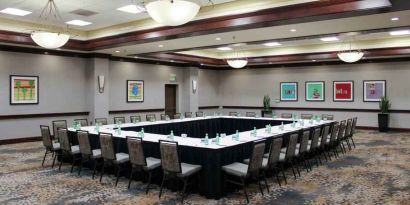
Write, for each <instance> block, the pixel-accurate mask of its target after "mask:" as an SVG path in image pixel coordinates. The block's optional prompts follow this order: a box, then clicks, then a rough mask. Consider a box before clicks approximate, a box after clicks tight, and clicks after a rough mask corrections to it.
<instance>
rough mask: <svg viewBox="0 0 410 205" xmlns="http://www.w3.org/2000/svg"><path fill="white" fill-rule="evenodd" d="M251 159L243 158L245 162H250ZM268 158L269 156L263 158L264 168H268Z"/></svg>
mask: <svg viewBox="0 0 410 205" xmlns="http://www.w3.org/2000/svg"><path fill="white" fill-rule="evenodd" d="M249 161H250V160H249V159H245V160H243V163H245V164H249ZM268 161H269V160H268V158H267V157H264V158H263V161H262V168H263V169H266V168H267V167H268Z"/></svg>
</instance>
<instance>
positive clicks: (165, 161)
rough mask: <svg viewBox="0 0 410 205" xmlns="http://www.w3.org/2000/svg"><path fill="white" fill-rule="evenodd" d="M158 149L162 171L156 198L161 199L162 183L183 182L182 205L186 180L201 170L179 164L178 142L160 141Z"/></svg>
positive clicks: (197, 167)
mask: <svg viewBox="0 0 410 205" xmlns="http://www.w3.org/2000/svg"><path fill="white" fill-rule="evenodd" d="M159 148H160V153H161V166H162V170H163V177H162V183H161V189H160V191H159V196H158V197H159V198H161V195H162V190H163V188H164V183H165V182H166V181H169V180H171V179H177V180H182V181H183V182H184V185H183V189H182V199H181V203H182V204H183V203H184V198H185V191H186V187H187V186H188V180H189V178H190V177H191V176H192V175H194V174H199V171H200V170H201V169H202V166H201V165H194V164H187V163H181V160H180V158H179V154H178V142H172V141H165V140H160V141H159ZM198 178H199V177H198ZM197 183H199V182H197Z"/></svg>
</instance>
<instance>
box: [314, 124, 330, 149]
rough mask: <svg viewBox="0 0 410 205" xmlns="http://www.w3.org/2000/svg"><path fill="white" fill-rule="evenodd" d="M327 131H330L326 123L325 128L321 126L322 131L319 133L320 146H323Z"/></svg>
mask: <svg viewBox="0 0 410 205" xmlns="http://www.w3.org/2000/svg"><path fill="white" fill-rule="evenodd" d="M329 131H330V125H326V126H325V128H323V132H322V133H321V135H322V139H321V140H320V146H321V147H324V146H325V144H326V140H327V137H328V136H329ZM312 143H313V142H312Z"/></svg>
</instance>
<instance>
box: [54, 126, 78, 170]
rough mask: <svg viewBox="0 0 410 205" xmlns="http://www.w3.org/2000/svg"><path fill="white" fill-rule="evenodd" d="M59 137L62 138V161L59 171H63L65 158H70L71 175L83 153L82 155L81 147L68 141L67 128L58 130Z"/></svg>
mask: <svg viewBox="0 0 410 205" xmlns="http://www.w3.org/2000/svg"><path fill="white" fill-rule="evenodd" d="M57 132H58V136H59V137H60V145H61V151H62V153H61V160H60V166H58V170H59V171H60V170H61V165H62V164H63V161H64V160H63V158H64V156H67V155H68V156H69V157H70V158H71V170H70V173H72V172H73V168H74V165H75V163H76V162H77V161H79V160H81V155H80V154H81V153H80V146H78V145H72V143H71V142H70V140H69V139H68V131H67V129H65V128H60V129H58V130H57Z"/></svg>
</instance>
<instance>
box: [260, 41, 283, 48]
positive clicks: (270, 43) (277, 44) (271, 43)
mask: <svg viewBox="0 0 410 205" xmlns="http://www.w3.org/2000/svg"><path fill="white" fill-rule="evenodd" d="M263 45H265V46H269V47H273V46H280V45H282V44H280V43H278V42H269V43H264V44H263Z"/></svg>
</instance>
